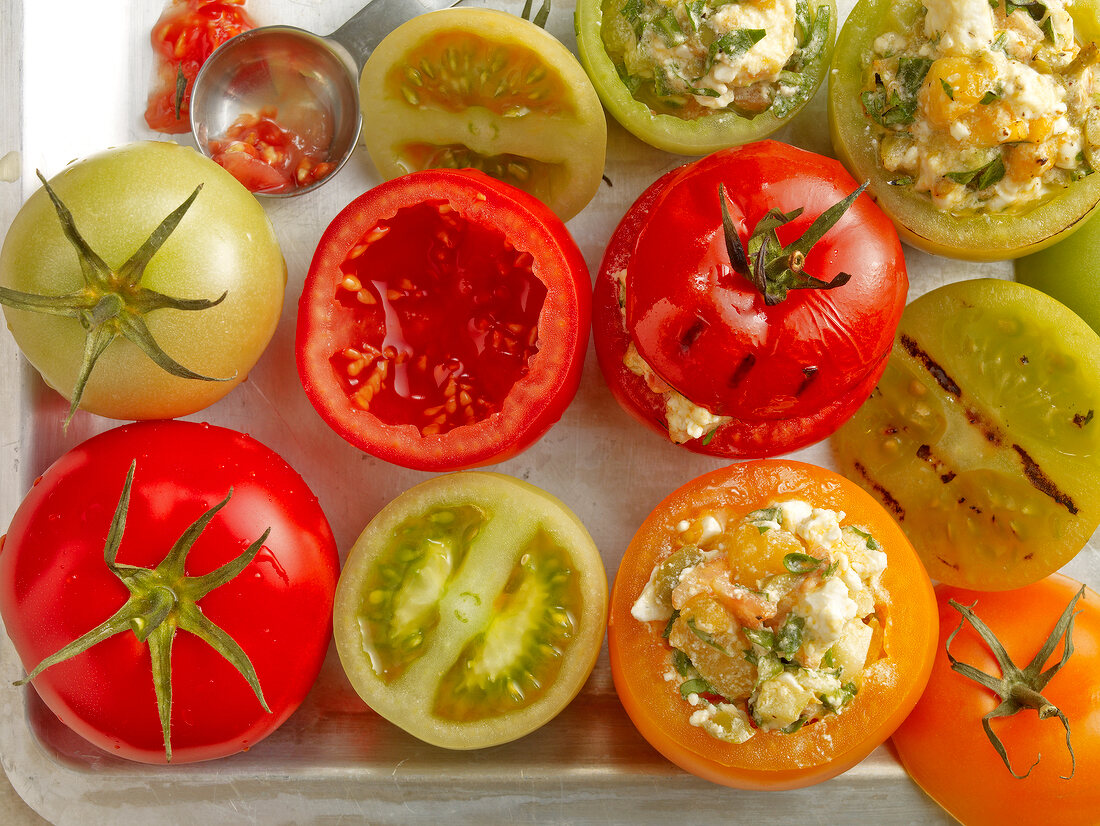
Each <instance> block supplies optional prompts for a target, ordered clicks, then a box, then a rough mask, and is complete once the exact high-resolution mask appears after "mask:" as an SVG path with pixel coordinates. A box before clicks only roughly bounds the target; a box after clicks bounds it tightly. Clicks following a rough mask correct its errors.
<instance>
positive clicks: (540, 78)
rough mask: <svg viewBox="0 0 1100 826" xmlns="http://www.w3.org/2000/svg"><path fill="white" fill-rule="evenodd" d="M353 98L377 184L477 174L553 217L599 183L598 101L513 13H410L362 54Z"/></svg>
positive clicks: (582, 78) (579, 73) (562, 52)
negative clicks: (444, 172) (419, 175)
mask: <svg viewBox="0 0 1100 826" xmlns="http://www.w3.org/2000/svg"><path fill="white" fill-rule="evenodd" d="M359 99H360V104H361V106H362V109H363V123H364V127H363V144H364V145H365V146H366V147H367V152H369V153H370V157H371V160H372V161H374V165H375V167H377V169H378V171H379V173H381V175H382V176H383V177H384V178H385V179H386V180H390V179H392V178H396V177H397V176H399V175H404V174H405V173H408V172H418V171H420V170H423V169H445V168H451V169H463V168H472V169H478V170H480V171H482V172H484V173H486V174H487V175H491V176H492V177H494V178H497V179H499V180H502V181H504V182H505V183H509V184H512V185H513V186H516V187H519V188H520V189H522V190H524V191H525V192H528V193H530V194H531V195H534V196H535V197H536V198H538V199H539V200H540V201H542V202H543V203H545V204H546V205H547V206H548V207H550V209H552V210H553V211H554V212H555V213H556V214H557V216H558V217H559V218H561V219H562V220H563V221H568V220H569V219H570V218H572V217H573V216H574V215H576V214H577V213H578V212H580V211H581V210H582V209H583V208H584V207H585V206H586V205H587V204H588V202H589V201H591V200H592V198H593V197H594V196H595V194H596V191H597V190H598V189H599V187H600V181H601V180H602V178H603V167H604V157H605V154H606V151H607V121H606V119H605V118H604V114H603V109H602V108H601V106H600V99H599V97H598V96H597V95H596V91H595V89H593V88H592V84H591V83H590V82H589V80H588V77H587V76H586V75H585V73H584V70H583V69H582V68H581V66H580V64H579V63H578V62H577V59H576V58H575V57H573V55H572V53H570V51H569V50H568V49H567V48H565V46H563V45H562V44H561V43H560V42H559V41H558V40H557V39H556V38H555V37H554V36H553V35H551V34H548V33H547V32H545V31H543V30H542V29H541V28H539V27H538V26H536V25H535V24H534V23H529V22H528V21H526V20H524V19H523V18H521V17H516V16H515V15H512V14H508V13H506V12H502V11H497V10H495V9H475V8H455V9H444V10H441V11H435V12H429V13H428V14H421V15H418V16H417V17H415V18H413V19H412V20H410V21H409V22H407V23H404V24H402V25H401V26H398V27H397V28H396V29H394V30H393V31H392V32H390V34H388V35H387V36H386V37H385V39H384V40H383V41H382V42H381V43H379V44H378V47H377V48H376V49H375V50H374V51H373V52H372V53H371V56H370V58H368V60H367V63H366V65H365V66H364V67H363V74H362V75H361V77H360V79H359Z"/></svg>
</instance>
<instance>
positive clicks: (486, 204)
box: [297, 170, 590, 470]
mask: <svg viewBox="0 0 1100 826" xmlns="http://www.w3.org/2000/svg"><path fill="white" fill-rule="evenodd" d="M588 290H589V278H588V270H587V267H586V266H585V263H584V259H583V257H582V256H581V254H580V251H579V250H578V249H577V246H576V244H575V243H574V242H573V239H572V238H571V236H570V235H569V232H568V230H567V229H566V228H565V225H564V224H563V223H562V222H561V220H560V219H558V218H557V217H556V216H555V215H554V214H553V213H552V212H550V210H549V209H548V208H547V207H546V206H544V205H543V204H542V203H541V202H539V201H538V200H537V199H535V198H534V197H533V196H530V195H528V194H526V193H525V192H523V191H521V190H519V189H516V188H515V187H513V186H511V185H509V184H505V183H502V182H500V181H496V180H494V179H492V178H490V177H488V176H487V175H484V174H482V173H480V172H476V171H472V170H429V171H425V172H418V173H413V174H410V175H406V176H403V177H400V178H396V179H394V180H392V181H389V182H387V183H384V184H382V185H381V186H378V187H376V188H375V189H372V190H370V191H369V192H367V193H365V194H364V195H362V196H360V197H359V198H358V199H356V200H355V201H353V202H352V203H351V204H350V205H348V207H347V208H345V209H344V210H343V211H342V212H341V213H340V214H339V215H338V216H337V217H336V219H335V220H334V221H333V222H332V224H330V225H329V227H328V229H327V230H326V231H325V233H324V235H323V237H322V238H321V241H320V244H319V245H318V247H317V252H316V254H315V255H314V258H313V262H312V264H311V265H310V270H309V275H308V277H307V279H306V283H305V289H304V291H303V293H302V298H301V303H300V305H299V311H298V337H297V359H298V371H299V374H300V376H301V379H302V383H303V384H304V386H305V389H306V393H307V394H308V395H309V398H310V400H311V401H312V402H313V404H314V406H315V407H316V408H317V410H318V412H319V413H320V414H321V416H322V417H323V418H324V419H325V421H327V422H328V423H329V425H331V426H332V427H333V429H334V430H336V432H337V433H339V434H340V435H341V436H343V437H344V438H345V439H347V440H348V441H349V442H351V443H352V444H354V445H356V446H357V447H359V448H361V449H362V450H365V451H367V452H368V453H371V454H373V455H375V456H378V457H380V458H382V459H385V460H386V461H390V462H394V463H396V464H400V465H404V466H406V467H411V468H416V469H421V470H453V469H458V468H465V467H474V466H478V465H485V464H489V463H492V462H499V461H503V460H504V459H506V458H508V457H509V456H512V455H514V454H516V453H518V452H520V451H521V450H523V449H525V448H526V447H528V446H529V445H531V444H532V443H533V442H534V441H535V440H537V439H538V438H539V437H540V436H542V434H543V433H545V432H546V431H547V430H548V429H549V428H550V426H551V425H553V424H554V423H555V422H556V421H557V420H558V419H559V418H560V417H561V414H562V412H563V411H564V410H565V408H566V407H567V406H568V404H569V402H570V401H571V400H572V399H573V396H574V395H575V394H576V391H577V386H578V384H579V382H580V374H581V368H582V365H583V363H584V354H585V350H586V348H587V345H588V329H589V315H590V304H589V292H588Z"/></svg>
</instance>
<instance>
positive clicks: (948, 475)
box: [917, 445, 955, 485]
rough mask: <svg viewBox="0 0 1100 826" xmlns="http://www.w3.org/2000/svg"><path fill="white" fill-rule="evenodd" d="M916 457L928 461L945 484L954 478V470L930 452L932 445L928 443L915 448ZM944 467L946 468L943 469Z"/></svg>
mask: <svg viewBox="0 0 1100 826" xmlns="http://www.w3.org/2000/svg"><path fill="white" fill-rule="evenodd" d="M917 458H918V459H920V460H921V461H922V462H928V464H930V465H931V466H932V467H933V468H934V469H935V471H936V473H938V474H939V475H940V481H941V482H943V483H944V484H945V485H946V484H948V483H950V482H951V481H952V480H953V479H954V478H955V471H953V470H951V469H949V468H947V465H945V464H944V463H943V462H942V461H941V460H940V459H939V458H938V457H937V456H936V455H935V454H934V453H932V447H931V446H930V445H921V446H920V447H918V448H917ZM945 468H946V470H945Z"/></svg>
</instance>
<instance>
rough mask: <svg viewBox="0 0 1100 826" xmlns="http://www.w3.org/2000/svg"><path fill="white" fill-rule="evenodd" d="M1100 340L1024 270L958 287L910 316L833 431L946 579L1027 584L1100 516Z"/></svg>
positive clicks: (855, 471)
mask: <svg viewBox="0 0 1100 826" xmlns="http://www.w3.org/2000/svg"><path fill="white" fill-rule="evenodd" d="M1097 414H1100V337H1098V336H1097V334H1096V333H1095V332H1094V331H1093V330H1092V329H1091V328H1090V327H1089V326H1088V325H1087V324H1086V323H1085V322H1084V321H1082V320H1081V319H1080V318H1079V317H1078V316H1076V315H1075V314H1074V313H1073V312H1072V311H1070V310H1069V309H1068V308H1066V307H1064V306H1063V305H1061V304H1059V303H1058V302H1057V301H1055V300H1054V299H1052V298H1050V297H1049V296H1047V295H1045V294H1043V293H1041V292H1039V291H1038V290H1034V289H1032V288H1031V287H1027V286H1024V285H1023V284H1017V283H1015V282H1011V281H999V280H994V279H977V280H971V281H962V282H958V283H955V284H949V285H947V286H945V287H940V288H939V289H936V290H933V291H932V292H930V293H928V294H926V295H924V296H922V297H920V298H918V299H917V300H916V301H914V302H913V303H912V304H910V305H909V306H908V307H907V308H906V310H905V312H904V314H903V315H902V318H901V324H900V326H899V327H898V332H897V336H896V337H895V340H894V348H893V352H892V354H891V356H890V362H889V364H888V366H887V368H886V372H885V373H884V374H883V376H882V379H881V380H880V381H879V384H878V387H877V389H876V390H875V391H874V393H873V394H872V395H871V398H870V399H869V400H868V402H867V403H866V404H865V405H864V406H863V407H862V408H861V409H860V410H859V412H857V413H856V415H855V416H854V417H853V418H852V419H851V420H850V421H849V422H848V423H847V424H846V425H845V426H844V427H842V428H841V429H840V430H839V431H838V432H837V433H836V434H835V435H834V437H833V448H834V451H835V454H836V459H837V462H838V467H839V469H840V470H841V472H842V473H844V474H845V475H846V476H848V477H849V478H851V479H852V480H854V481H855V482H857V483H859V484H860V485H862V486H863V487H864V488H866V489H867V490H868V491H869V492H870V493H871V494H873V495H874V496H875V497H876V498H878V500H879V501H880V502H882V504H883V505H885V506H886V507H887V508H888V509H889V510H890V511H891V512H892V513H893V515H894V518H895V519H897V521H898V522H899V523H900V524H901V526H902V528H903V529H904V530H905V532H906V534H907V535H908V536H909V539H910V541H912V543H913V545H914V546H915V547H916V549H917V551H918V553H920V555H921V558H922V559H923V561H924V564H925V567H927V569H928V573H929V574H930V575H931V577H932V578H933V579H937V580H940V581H943V582H946V583H948V584H950V585H954V586H960V587H964V588H972V589H976V590H983V591H998V590H1006V589H1010V588H1020V587H1023V586H1024V585H1028V584H1030V583H1032V582H1035V581H1037V580H1039V579H1041V578H1043V577H1045V576H1046V575H1047V574H1049V573H1051V572H1053V571H1055V570H1057V569H1058V568H1060V567H1061V566H1062V565H1064V564H1065V563H1066V562H1068V561H1069V560H1070V559H1071V558H1072V557H1073V556H1074V555H1075V554H1076V553H1077V552H1078V551H1079V550H1081V548H1082V547H1084V545H1085V543H1086V542H1088V540H1089V537H1090V536H1091V535H1092V533H1093V532H1094V531H1095V530H1096V527H1097V524H1098V523H1100V497H1097V496H1096V490H1097V488H1098V485H1100V415H1097Z"/></svg>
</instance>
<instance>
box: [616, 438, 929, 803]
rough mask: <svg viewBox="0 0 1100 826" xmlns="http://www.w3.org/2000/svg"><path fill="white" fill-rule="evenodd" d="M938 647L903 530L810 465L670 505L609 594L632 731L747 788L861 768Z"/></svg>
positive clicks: (695, 486)
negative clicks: (636, 729)
mask: <svg viewBox="0 0 1100 826" xmlns="http://www.w3.org/2000/svg"><path fill="white" fill-rule="evenodd" d="M799 513H800V514H801V515H800V516H799V515H798V514H799ZM830 520H835V521H834V522H831V523H830ZM795 523H797V527H795ZM830 525H831V527H829V526H830ZM799 537H801V540H799ZM805 551H808V552H805ZM662 608H663V609H664V610H663V611H662ZM857 641H859V642H858V644H857ZM935 641H936V603H935V599H934V595H933V591H932V585H931V582H930V581H929V579H928V575H927V574H926V573H925V571H924V568H923V566H922V565H921V562H920V559H919V558H918V557H917V555H916V553H915V552H914V551H913V547H912V545H910V544H909V541H908V540H907V539H906V538H905V535H904V534H903V533H902V532H901V530H900V529H899V528H898V526H897V524H896V523H895V522H894V521H893V520H892V519H891V518H890V516H889V514H888V513H887V512H886V511H885V509H883V508H882V507H881V506H880V505H879V504H878V503H877V502H875V500H874V499H872V498H871V497H870V496H869V495H868V494H866V493H864V492H863V491H862V490H861V489H860V488H858V487H857V486H856V485H854V484H853V483H851V482H849V481H847V480H846V479H844V478H843V477H841V476H839V475H838V474H836V473H833V472H832V471H829V470H825V469H823V468H819V467H815V466H813V465H807V464H803V463H801V462H791V461H779V460H762V461H755V462H745V463H742V464H734V465H731V466H729V467H726V468H722V469H719V470H716V471H713V472H711V473H707V474H704V475H703V476H700V477H699V478H697V479H695V480H693V481H691V482H688V483H687V484H686V485H684V486H683V487H681V488H679V489H678V490H676V491H675V492H673V493H672V494H670V495H669V496H668V497H667V498H666V499H665V500H664V501H663V502H661V503H660V504H659V505H658V506H657V507H656V508H654V510H653V512H652V513H651V514H650V515H649V516H648V517H647V518H646V520H645V522H643V523H642V525H641V527H640V528H639V529H638V532H637V533H636V534H635V535H634V538H633V539H632V540H631V542H630V546H629V547H628V548H627V550H626V553H625V554H624V556H623V560H622V563H621V564H620V566H619V570H618V574H617V575H616V577H615V583H614V585H613V587H612V592H611V609H610V619H609V622H608V646H609V650H610V654H611V672H612V676H613V677H614V680H615V690H616V691H617V692H618V695H619V699H620V700H621V701H622V703H623V706H624V708H625V709H626V711H627V713H628V714H629V715H630V718H631V720H632V721H633V723H634V725H635V726H637V728H638V731H639V732H640V733H641V734H642V735H643V736H644V737H645V738H646V739H647V740H648V741H649V742H650V744H651V745H652V746H653V747H654V748H655V749H657V750H658V751H659V752H660V753H661V754H663V755H664V756H665V757H667V758H668V759H669V760H671V761H672V762H673V763H675V764H677V765H678V766H680V767H681V768H683V769H684V770H686V771H689V772H692V773H693V774H695V775H698V776H699V777H702V778H704V779H706V780H710V781H712V782H715V783H720V784H723V785H727V786H734V787H738V788H751V789H792V788H797V787H801V786H808V785H811V784H813V783H818V782H820V781H823V780H827V779H828V778H830V777H833V776H835V775H838V774H840V773H841V772H843V771H846V770H847V769H849V768H851V767H852V766H854V765H855V764H856V763H858V762H859V761H860V760H862V759H863V758H864V757H866V756H867V755H868V754H870V753H871V751H872V750H874V749H875V748H876V747H877V746H878V745H880V744H881V743H883V742H884V741H885V740H886V739H887V738H888V737H889V736H890V735H891V734H892V733H893V731H894V730H895V729H896V728H897V727H898V725H899V724H900V723H901V722H902V720H904V719H905V716H906V715H907V714H908V713H909V711H910V710H911V709H912V708H913V705H914V704H915V703H916V702H917V700H918V698H919V697H920V695H921V691H922V690H923V688H924V685H925V683H926V682H927V680H928V674H929V672H930V670H931V668H932V661H933V659H934V656H935V648H934V646H935Z"/></svg>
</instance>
